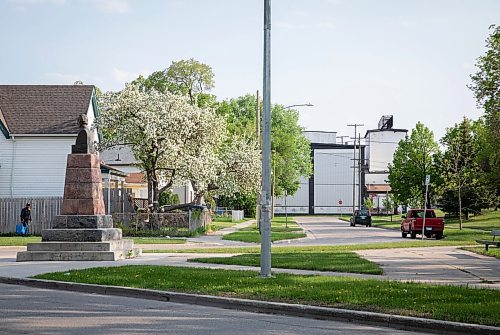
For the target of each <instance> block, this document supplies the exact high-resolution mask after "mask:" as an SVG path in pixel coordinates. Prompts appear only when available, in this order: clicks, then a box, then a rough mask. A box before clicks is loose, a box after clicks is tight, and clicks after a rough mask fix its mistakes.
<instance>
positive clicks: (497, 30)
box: [469, 25, 500, 206]
mask: <svg viewBox="0 0 500 335" xmlns="http://www.w3.org/2000/svg"><path fill="white" fill-rule="evenodd" d="M490 30H491V34H490V35H489V37H488V38H487V40H486V48H487V50H486V53H485V54H484V55H482V56H480V57H479V58H478V59H477V63H476V67H477V68H478V71H477V72H476V73H475V74H473V75H471V79H472V85H470V86H469V88H470V89H471V90H472V91H473V93H474V96H475V98H476V101H477V105H478V107H481V108H484V120H485V125H486V128H485V133H484V134H483V135H484V136H483V138H484V141H483V142H482V144H483V146H482V151H483V153H482V155H481V156H482V158H483V168H484V170H485V172H486V178H487V179H488V181H489V183H490V185H492V187H493V188H494V191H495V194H496V195H497V200H496V201H497V203H496V204H497V206H498V204H499V203H500V26H496V25H492V26H490Z"/></svg>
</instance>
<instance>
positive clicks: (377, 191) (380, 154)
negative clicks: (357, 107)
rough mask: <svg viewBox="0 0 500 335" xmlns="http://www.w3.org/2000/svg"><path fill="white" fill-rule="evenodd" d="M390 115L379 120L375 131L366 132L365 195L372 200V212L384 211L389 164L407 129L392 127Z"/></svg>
mask: <svg viewBox="0 0 500 335" xmlns="http://www.w3.org/2000/svg"><path fill="white" fill-rule="evenodd" d="M393 123H394V118H393V116H392V115H384V116H382V117H381V118H380V121H379V123H378V127H377V129H371V130H368V131H366V134H365V138H364V140H365V144H366V162H365V165H366V167H367V171H366V173H365V182H366V193H367V194H368V196H369V197H370V198H371V199H372V200H373V204H374V211H375V212H377V211H379V212H380V211H384V210H385V208H384V206H383V200H384V199H385V198H386V197H387V195H388V194H389V193H390V192H391V186H390V185H389V182H388V176H389V167H388V166H389V163H392V160H393V156H394V152H395V151H396V148H397V147H398V143H399V141H401V140H402V139H404V138H405V137H406V134H407V133H408V130H407V129H396V128H394V127H393Z"/></svg>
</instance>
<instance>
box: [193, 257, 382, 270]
mask: <svg viewBox="0 0 500 335" xmlns="http://www.w3.org/2000/svg"><path fill="white" fill-rule="evenodd" d="M189 261H190V262H198V263H214V264H230V265H244V266H260V254H243V255H237V256H233V257H211V258H195V259H190V260H189ZM271 263H272V264H271V265H272V267H274V268H283V269H301V270H315V271H335V272H349V273H366V274H374V275H381V274H382V269H381V268H380V267H379V266H378V265H377V264H375V263H372V262H370V261H368V260H366V259H364V258H361V257H359V256H358V255H357V254H356V253H354V252H351V251H336V252H286V253H284V252H283V253H273V255H272V257H271Z"/></svg>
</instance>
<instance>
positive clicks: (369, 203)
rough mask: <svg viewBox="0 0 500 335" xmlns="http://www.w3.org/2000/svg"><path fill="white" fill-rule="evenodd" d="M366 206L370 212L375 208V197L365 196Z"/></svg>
mask: <svg viewBox="0 0 500 335" xmlns="http://www.w3.org/2000/svg"><path fill="white" fill-rule="evenodd" d="M365 207H366V208H368V209H369V210H370V212H371V211H372V210H373V199H372V198H365Z"/></svg>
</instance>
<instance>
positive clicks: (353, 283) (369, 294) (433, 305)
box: [35, 265, 500, 326]
mask: <svg viewBox="0 0 500 335" xmlns="http://www.w3.org/2000/svg"><path fill="white" fill-rule="evenodd" d="M35 278H39V279H47V280H59V281H65V282H80V283H89V284H98V285H114V286H126V287H137V288H148V289H153V290H162V291H177V292H189V293H198V294H209V295H220V296H230V297H233V298H245V299H257V300H266V301H279V302H289V303H300V304H309V305H316V306H331V307H338V308H351V309H358V310H366V311H373V312H383V313H390V314H400V315H409V316H417V317H426V318H433V319H439V320H449V321H458V322H467V323H478V324H487V325H494V326H498V325H500V291H499V290H489V289H474V288H467V287H461V286H444V285H428V284H419V283H414V282H408V283H405V282H397V281H387V280H373V279H372V280H367V279H353V278H349V277H329V276H300V275H292V274H284V273H275V274H274V277H273V278H266V279H263V278H259V277H258V276H257V272H254V271H237V270H221V269H197V268H185V267H171V266H154V265H153V266H152V265H139V266H137V265H135V266H134V265H128V266H121V267H99V268H93V269H83V270H71V271H64V272H58V273H49V274H42V275H37V276H35Z"/></svg>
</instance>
